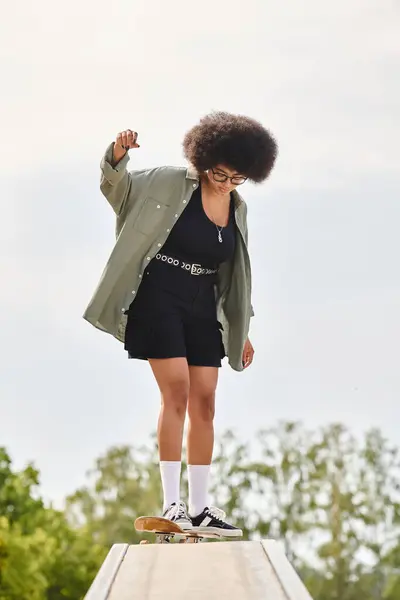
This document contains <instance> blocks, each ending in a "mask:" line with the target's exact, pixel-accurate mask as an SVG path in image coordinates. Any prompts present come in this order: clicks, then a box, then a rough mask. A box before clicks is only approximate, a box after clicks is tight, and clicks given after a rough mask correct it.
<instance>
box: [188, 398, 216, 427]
mask: <svg viewBox="0 0 400 600" xmlns="http://www.w3.org/2000/svg"><path fill="white" fill-rule="evenodd" d="M188 415H189V419H190V420H191V421H192V422H193V421H202V422H207V423H210V422H212V421H213V420H214V415H215V392H207V391H205V392H202V393H197V394H195V395H190V397H189V405H188Z"/></svg>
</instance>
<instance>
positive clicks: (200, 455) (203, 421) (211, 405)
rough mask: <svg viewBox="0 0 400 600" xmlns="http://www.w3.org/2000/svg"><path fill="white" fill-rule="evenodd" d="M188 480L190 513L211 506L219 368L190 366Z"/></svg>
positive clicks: (197, 512) (200, 511) (192, 513)
mask: <svg viewBox="0 0 400 600" xmlns="http://www.w3.org/2000/svg"><path fill="white" fill-rule="evenodd" d="M189 374H190V390H189V404H188V413H189V429H188V442H187V447H188V483H189V514H190V515H192V516H197V515H199V514H200V513H202V511H203V510H204V509H205V508H206V506H208V504H209V503H208V478H209V472H210V464H211V459H212V453H213V447H214V412H215V389H216V387H217V381H218V369H217V368H215V367H189Z"/></svg>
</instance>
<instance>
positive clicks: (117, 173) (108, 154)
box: [100, 142, 129, 185]
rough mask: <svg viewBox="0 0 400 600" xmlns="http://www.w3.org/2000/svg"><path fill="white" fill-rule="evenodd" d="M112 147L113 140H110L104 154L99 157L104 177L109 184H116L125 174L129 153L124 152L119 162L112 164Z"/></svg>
mask: <svg viewBox="0 0 400 600" xmlns="http://www.w3.org/2000/svg"><path fill="white" fill-rule="evenodd" d="M113 149H114V142H112V143H111V144H110V145H109V146H108V148H107V150H106V151H105V153H104V156H103V158H102V159H101V163H100V168H101V171H102V173H103V175H104V177H105V179H107V181H108V182H109V183H110V184H111V185H117V184H118V183H119V182H120V181H121V179H122V178H123V176H124V174H125V169H126V165H127V164H128V162H129V154H128V152H126V154H125V155H124V156H123V157H122V158H121V160H120V161H119V163H117V164H116V165H115V166H112V160H113Z"/></svg>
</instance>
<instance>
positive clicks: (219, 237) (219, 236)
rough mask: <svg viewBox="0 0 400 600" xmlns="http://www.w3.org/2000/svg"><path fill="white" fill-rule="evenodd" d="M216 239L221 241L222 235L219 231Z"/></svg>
mask: <svg viewBox="0 0 400 600" xmlns="http://www.w3.org/2000/svg"><path fill="white" fill-rule="evenodd" d="M218 241H219V242H220V243H222V235H221V232H220V231H218Z"/></svg>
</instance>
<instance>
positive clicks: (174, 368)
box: [149, 358, 189, 461]
mask: <svg viewBox="0 0 400 600" xmlns="http://www.w3.org/2000/svg"><path fill="white" fill-rule="evenodd" d="M149 363H150V366H151V368H152V370H153V373H154V376H155V378H156V381H157V384H158V387H159V388H160V392H161V410H160V415H159V419H158V432H157V433H158V445H159V452H160V461H180V460H181V456H182V438H183V429H184V424H185V416H186V410H187V402H188V396H189V369H188V364H187V360H186V358H164V359H151V360H149Z"/></svg>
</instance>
